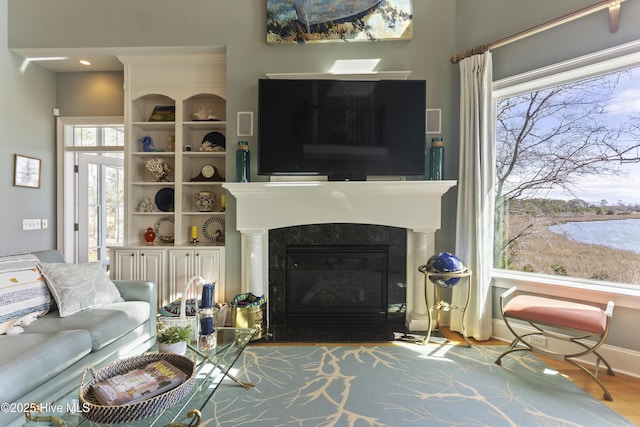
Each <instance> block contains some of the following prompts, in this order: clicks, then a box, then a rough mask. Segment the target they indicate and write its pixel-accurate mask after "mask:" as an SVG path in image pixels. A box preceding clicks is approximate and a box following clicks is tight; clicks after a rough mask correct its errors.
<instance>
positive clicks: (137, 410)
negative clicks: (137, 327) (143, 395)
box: [80, 353, 196, 424]
mask: <svg viewBox="0 0 640 427" xmlns="http://www.w3.org/2000/svg"><path fill="white" fill-rule="evenodd" d="M161 359H164V360H166V361H167V362H169V363H171V364H173V365H174V366H176V367H177V368H178V369H180V370H181V371H183V372H184V373H186V374H187V379H186V380H185V381H184V382H183V383H182V384H180V385H178V386H177V387H175V388H173V389H171V390H168V391H166V392H164V393H162V394H159V395H158V396H155V397H151V398H149V399H147V400H143V401H141V402H137V403H130V404H126V405H114V406H107V405H102V404H101V403H100V402H99V401H98V399H97V398H96V397H95V396H94V394H93V388H92V386H93V385H94V384H95V383H97V382H99V381H103V380H105V379H107V378H111V377H113V376H116V375H120V374H124V373H126V372H129V371H131V370H133V369H138V368H143V367H145V366H146V365H148V364H149V363H153V362H156V361H158V360H161ZM88 373H91V375H92V376H93V378H92V379H90V380H89V382H88V383H86V384H85V377H86V376H87V374H88ZM195 373H196V369H195V361H194V360H191V359H189V358H187V357H185V356H180V355H177V354H165V353H146V354H144V355H141V356H134V357H129V358H126V359H122V360H119V361H117V362H114V363H112V364H111V365H109V366H107V367H105V368H102V369H100V370H98V371H96V370H95V369H93V367H92V366H90V367H88V368H87V369H85V371H84V373H83V374H82V380H81V382H80V404H81V407H82V408H83V416H84V417H85V418H86V419H88V420H90V421H93V422H96V423H100V424H102V423H104V424H115V423H125V422H132V421H136V420H140V419H142V418H146V417H149V416H152V415H154V414H157V413H159V412H161V411H164V410H166V409H168V408H170V407H171V406H173V405H175V404H176V403H177V402H178V401H180V400H181V399H182V398H184V397H185V396H186V395H187V394H188V393H189V392H190V391H191V389H192V388H193V386H194V385H195V381H196V375H195Z"/></svg>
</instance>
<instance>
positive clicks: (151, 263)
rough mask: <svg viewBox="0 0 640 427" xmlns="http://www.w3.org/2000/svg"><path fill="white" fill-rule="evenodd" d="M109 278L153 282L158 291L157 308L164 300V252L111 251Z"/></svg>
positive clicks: (167, 301)
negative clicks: (111, 259)
mask: <svg viewBox="0 0 640 427" xmlns="http://www.w3.org/2000/svg"><path fill="white" fill-rule="evenodd" d="M112 258H113V260H114V262H113V263H112V269H111V278H112V279H114V280H145V281H149V282H155V284H156V288H157V290H158V307H161V306H163V305H165V304H167V303H169V300H167V299H166V291H165V287H166V286H165V283H166V280H165V278H164V271H165V261H164V258H165V251H164V250H162V249H149V250H147V249H143V250H139V249H112Z"/></svg>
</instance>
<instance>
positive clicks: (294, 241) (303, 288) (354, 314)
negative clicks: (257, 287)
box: [268, 224, 407, 325]
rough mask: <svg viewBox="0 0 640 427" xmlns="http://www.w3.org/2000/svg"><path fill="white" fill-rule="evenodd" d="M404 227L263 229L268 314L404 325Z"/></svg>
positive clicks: (282, 320) (279, 320) (283, 320)
mask: <svg viewBox="0 0 640 427" xmlns="http://www.w3.org/2000/svg"><path fill="white" fill-rule="evenodd" d="M406 247H407V239H406V231H405V230H404V229H402V228H397V227H388V226H380V225H369V224H313V225H302V226H294V227H285V228H278V229H275V230H270V231H269V294H268V300H269V302H270V305H269V318H270V322H271V324H272V325H284V324H287V323H288V324H291V323H293V322H314V323H325V324H329V323H333V324H335V323H340V324H342V325H347V324H349V325H354V324H357V323H360V322H378V323H391V322H393V323H396V324H397V323H400V324H402V323H404V318H405V314H406V295H405V289H404V288H405V287H406V264H407V262H406Z"/></svg>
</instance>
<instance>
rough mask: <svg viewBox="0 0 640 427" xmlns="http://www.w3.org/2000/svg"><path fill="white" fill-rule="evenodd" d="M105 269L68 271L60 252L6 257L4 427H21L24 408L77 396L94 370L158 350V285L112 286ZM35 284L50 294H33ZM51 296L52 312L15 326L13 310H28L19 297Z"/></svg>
mask: <svg viewBox="0 0 640 427" xmlns="http://www.w3.org/2000/svg"><path fill="white" fill-rule="evenodd" d="M33 255H35V256H33ZM14 261H17V262H14ZM31 264H33V265H32V268H29V266H30V265H31ZM101 268H102V266H101V265H99V263H89V264H68V263H65V260H64V258H63V256H62V254H61V253H60V252H58V251H55V250H47V251H41V252H34V253H33V254H26V255H21V256H6V257H0V327H1V328H0V332H2V335H0V349H1V350H0V378H2V381H0V404H2V410H1V411H0V425H2V426H9V425H22V424H23V422H24V415H23V414H22V413H21V412H20V410H21V409H22V406H23V404H28V403H31V402H36V403H52V402H54V401H55V400H57V399H58V398H59V397H60V396H62V395H64V394H67V393H69V392H71V391H73V390H74V389H75V388H78V386H79V382H80V378H81V376H82V373H83V371H84V370H85V369H86V368H87V367H88V366H89V365H93V366H94V367H96V368H97V369H99V368H101V367H103V366H106V365H107V364H109V363H111V362H112V361H114V360H116V359H118V358H121V357H125V356H130V355H134V354H140V353H143V352H144V351H146V350H148V349H149V348H150V347H151V346H152V345H153V344H154V343H155V337H156V324H155V315H156V292H157V290H156V285H155V284H154V283H153V282H143V281H110V280H109V279H108V276H107V275H106V273H105V274H104V275H102V274H101V273H100V271H99V269H101ZM21 269H24V270H21ZM102 273H104V270H102ZM20 282H22V284H23V285H24V286H19V285H20ZM37 282H41V283H40V285H43V284H44V285H46V286H45V287H44V288H43V287H42V286H40V287H36V288H30V286H31V284H35V283H37ZM25 283H28V284H26V285H25ZM114 285H115V286H114ZM34 286H35V285H34ZM12 289H18V290H19V291H20V292H18V291H12ZM25 289H26V290H25ZM104 289H106V290H107V291H106V292H104ZM47 291H48V292H50V293H51V295H50V297H51V296H52V298H49V301H50V303H49V304H48V306H47V304H46V303H45V304H43V307H40V303H39V302H37V303H36V306H37V307H36V312H35V314H34V313H32V314H29V315H26V316H23V317H22V319H23V320H19V321H17V322H13V323H11V321H10V318H9V317H8V316H9V315H10V314H12V313H9V314H8V312H10V311H11V307H19V306H20V304H23V305H29V304H28V303H25V302H24V301H20V302H16V301H15V299H16V298H17V297H16V294H19V293H23V294H24V293H25V292H26V293H27V294H37V295H36V296H35V298H34V299H32V300H31V301H39V299H41V298H42V297H44V298H45V301H46V300H47V298H46V297H47V295H46V293H47ZM103 293H104V294H105V295H103ZM3 305H4V307H3ZM21 310H23V308H19V309H16V311H20V312H22V311H21ZM29 310H33V307H31V308H29ZM45 312H46V314H44V313H45ZM13 314H14V315H15V312H14V313H13ZM7 319H9V321H8V320H7ZM25 319H26V320H25ZM3 322H4V323H3Z"/></svg>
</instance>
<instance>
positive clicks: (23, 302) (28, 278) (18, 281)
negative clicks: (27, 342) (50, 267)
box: [0, 254, 51, 335]
mask: <svg viewBox="0 0 640 427" xmlns="http://www.w3.org/2000/svg"><path fill="white" fill-rule="evenodd" d="M36 262H38V258H37V257H36V256H34V255H30V254H27V255H11V256H5V257H0V335H1V334H6V333H20V332H22V328H20V326H26V325H28V324H29V323H31V321H33V319H35V318H36V317H38V316H42V315H45V314H47V312H48V311H49V308H50V306H51V293H50V292H49V289H48V288H47V284H46V283H45V281H44V278H43V277H42V275H41V274H40V271H39V270H38V268H37V267H36Z"/></svg>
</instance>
